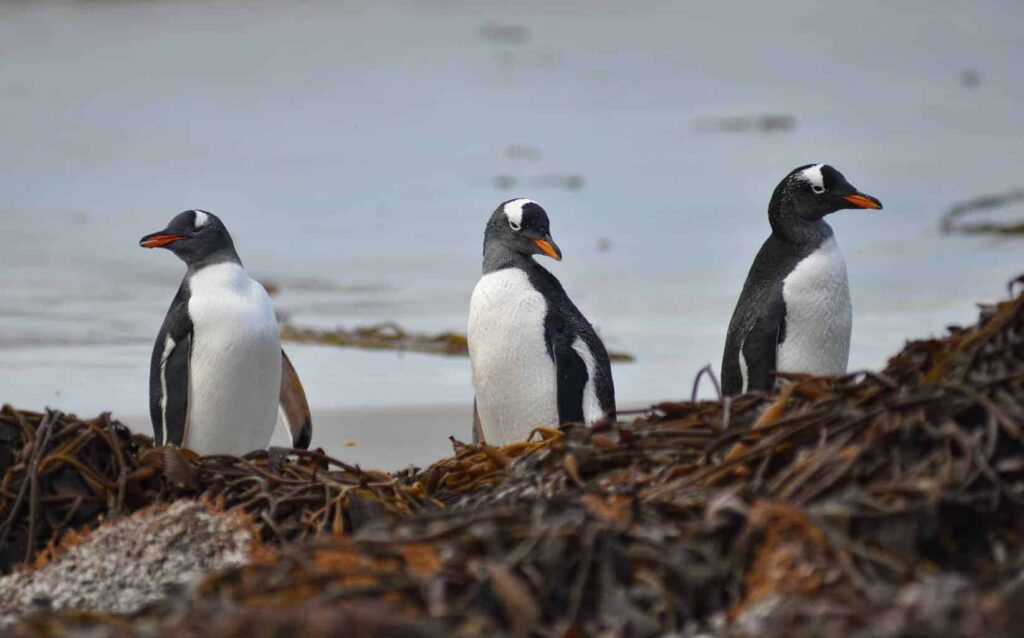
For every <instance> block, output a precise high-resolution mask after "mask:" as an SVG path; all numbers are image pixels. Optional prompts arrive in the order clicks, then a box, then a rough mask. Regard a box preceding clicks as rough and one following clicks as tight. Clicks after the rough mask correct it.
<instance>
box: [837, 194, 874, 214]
mask: <svg viewBox="0 0 1024 638" xmlns="http://www.w3.org/2000/svg"><path fill="white" fill-rule="evenodd" d="M843 199H845V200H846V201H848V202H850V203H851V204H853V205H854V206H856V207H857V208H874V209H876V210H879V209H881V208H882V202H880V201H878V198H877V197H872V196H871V195H865V194H864V193H854V194H853V195H843Z"/></svg>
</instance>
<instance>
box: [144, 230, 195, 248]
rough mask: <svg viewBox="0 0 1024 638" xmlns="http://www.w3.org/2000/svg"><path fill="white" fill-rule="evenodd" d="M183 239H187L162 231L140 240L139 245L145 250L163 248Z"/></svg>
mask: <svg viewBox="0 0 1024 638" xmlns="http://www.w3.org/2000/svg"><path fill="white" fill-rule="evenodd" d="M182 239H185V237H184V236H182V235H174V234H171V233H168V232H167V231H166V230H161V231H159V232H156V233H150V234H149V235H146V236H145V237H143V238H142V239H140V240H139V245H140V246H142V247H143V248H162V247H164V246H167V245H168V244H173V243H174V242H176V241H179V240H182Z"/></svg>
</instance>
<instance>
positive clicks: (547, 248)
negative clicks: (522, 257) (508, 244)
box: [533, 235, 562, 261]
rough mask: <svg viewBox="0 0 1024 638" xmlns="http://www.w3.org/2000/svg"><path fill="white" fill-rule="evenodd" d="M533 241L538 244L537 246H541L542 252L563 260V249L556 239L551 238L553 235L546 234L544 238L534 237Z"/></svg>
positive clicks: (556, 259) (557, 259)
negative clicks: (559, 246)
mask: <svg viewBox="0 0 1024 638" xmlns="http://www.w3.org/2000/svg"><path fill="white" fill-rule="evenodd" d="M533 243H535V244H537V248H540V250H541V252H542V253H544V254H545V255H547V256H548V257H550V258H552V259H554V260H555V261H562V251H561V250H559V248H558V245H557V244H556V243H555V240H553V239H551V235H545V236H544V237H543V238H538V239H534V240H533Z"/></svg>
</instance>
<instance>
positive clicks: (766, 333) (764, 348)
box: [740, 289, 786, 392]
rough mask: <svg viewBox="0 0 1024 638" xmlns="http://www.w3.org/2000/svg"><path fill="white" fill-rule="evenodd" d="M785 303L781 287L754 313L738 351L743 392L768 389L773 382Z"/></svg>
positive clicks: (781, 337)
mask: <svg viewBox="0 0 1024 638" xmlns="http://www.w3.org/2000/svg"><path fill="white" fill-rule="evenodd" d="M785 330H786V304H785V302H784V301H783V299H782V290H781V289H780V290H779V291H778V293H777V294H774V295H772V298H771V300H770V301H769V302H768V303H767V304H765V306H764V307H763V308H762V309H761V311H760V312H758V314H757V315H756V316H755V317H754V322H753V326H752V327H751V329H750V332H748V333H747V336H746V338H745V339H744V340H743V344H742V345H741V346H740V354H741V355H742V357H743V362H744V363H745V365H746V381H747V383H746V387H745V388H744V391H745V392H751V391H759V392H768V391H770V390H771V389H772V387H773V386H774V385H775V378H774V377H773V376H772V373H773V372H775V366H776V353H777V351H778V347H779V343H781V342H782V340H783V339H784V338H785Z"/></svg>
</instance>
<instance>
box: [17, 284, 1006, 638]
mask: <svg viewBox="0 0 1024 638" xmlns="http://www.w3.org/2000/svg"><path fill="white" fill-rule="evenodd" d="M779 386H780V387H779V389H778V390H777V391H776V392H775V393H773V394H771V395H747V396H744V397H740V398H737V399H735V400H725V401H701V402H697V401H688V402H679V403H662V404H659V405H656V406H653V407H652V408H651V409H650V410H648V411H646V412H644V413H642V414H639V415H636V418H634V419H633V420H632V421H631V422H624V421H620V422H616V423H611V422H608V423H598V424H595V426H594V427H593V428H585V427H578V426H570V427H566V428H563V429H561V430H558V431H550V430H540V431H537V432H535V435H534V437H533V438H532V440H531V441H530V442H527V443H520V444H516V445H511V446H507V447H503V448H493V447H489V446H486V445H469V444H463V443H460V442H458V441H453V445H454V454H453V456H452V457H451V458H449V459H445V460H443V461H440V462H439V463H436V464H434V465H433V466H431V467H429V468H426V469H424V470H417V471H412V470H410V471H407V472H402V473H398V474H385V473H380V472H370V471H365V470H362V469H360V468H357V467H352V466H349V465H347V464H345V463H344V462H342V461H340V460H337V459H333V458H330V457H328V456H326V455H324V454H322V453H319V452H299V451H290V450H278V449H271V450H270V451H266V452H256V453H252V454H250V455H247V456H246V457H244V458H232V457H204V458H196V457H194V456H192V455H190V454H189V453H188V452H185V451H178V450H172V449H153V448H152V443H151V442H150V440H149V439H147V438H145V437H142V436H139V435H132V434H131V433H130V432H128V430H127V429H126V428H124V427H123V426H121V425H120V424H118V423H117V422H114V421H111V420H110V419H109V417H106V416H104V417H100V418H99V419H96V420H93V421H81V420H77V419H74V418H72V417H68V416H64V415H60V414H57V413H52V412H50V413H45V414H37V413H29V412H20V411H16V410H14V409H12V408H10V407H7V408H4V410H3V413H2V415H0V473H2V474H3V478H2V482H0V540H2V544H0V547H2V551H0V557H2V560H3V565H4V567H5V568H6V569H11V568H18V569H26V568H20V567H18V565H20V564H21V563H22V562H25V561H31V560H33V556H36V557H38V554H37V552H38V550H40V549H42V548H45V547H47V546H48V544H51V543H52V542H53V541H54V540H55V539H57V538H59V537H61V536H62V535H64V534H67V533H68V532H69V530H77V529H81V528H86V527H93V526H96V525H111V524H113V523H112V522H107V523H101V520H108V521H110V520H111V519H117V518H118V517H120V516H122V515H123V514H126V513H128V512H131V511H134V510H137V509H140V508H143V507H146V506H149V505H151V504H153V503H158V502H166V501H172V500H175V499H182V498H200V499H201V500H202V501H203V502H204V503H209V504H212V506H213V507H214V508H215V509H218V510H222V511H227V512H230V513H232V514H235V515H237V514H238V513H245V514H246V515H247V516H248V517H249V519H250V520H251V523H252V525H253V526H254V527H253V528H254V529H255V530H257V531H256V532H255V533H257V534H258V535H260V536H261V537H262V540H263V541H264V543H265V544H267V545H268V546H269V548H268V549H267V550H265V551H261V552H257V553H256V555H255V556H254V557H253V558H252V559H251V560H248V561H247V562H246V563H245V564H244V565H240V566H234V567H227V568H224V569H220V570H216V571H213V572H210V573H207V574H206V575H205V576H203V577H202V578H201V580H199V581H198V582H196V584H194V585H193V586H191V587H189V588H184V589H179V590H176V591H175V592H173V593H171V594H169V595H167V596H165V597H164V598H162V599H160V600H157V601H155V602H152V603H150V604H148V605H145V606H143V607H142V608H140V609H138V610H136V611H133V612H130V613H118V614H115V613H110V612H102V613H101V612H97V611H94V610H92V611H90V610H73V611H68V610H65V611H56V610H54V611H44V612H36V613H34V614H33V615H30V616H27V617H23V618H22V620H21V621H20V624H18V625H16V626H15V628H14V629H13V631H14V632H15V634H16V635H21V636H60V635H89V636H134V635H144V636H149V635H153V636H156V635H173V636H245V637H246V638H255V637H259V636H323V635H337V636H477V635H486V636H562V637H573V638H575V637H581V636H663V635H675V636H694V637H695V636H722V637H741V636H742V637H746V636H767V637H775V636H778V637H780V638H781V637H783V636H786V637H791V636H856V637H860V638H871V637H890V636H907V637H910V636H928V637H929V638H938V637H944V636H950V637H951V636H1011V635H1024V604H1022V603H1024V439H1022V433H1021V428H1022V427H1024V296H1022V297H1018V298H1016V299H1015V300H1012V301H1008V302H1005V303H1000V304H998V305H995V306H990V307H985V308H983V310H982V313H981V317H980V319H979V321H978V323H977V324H976V325H974V326H972V327H969V328H954V329H951V331H950V332H949V334H948V335H947V336H946V337H945V338H942V339H932V340H926V341H917V342H912V343H910V344H908V345H907V346H906V348H905V349H904V350H903V351H902V352H901V353H899V354H898V355H896V356H895V357H893V358H892V359H891V360H890V361H889V364H888V365H887V367H886V368H885V369H884V370H882V371H881V372H862V373H856V374H851V375H848V376H846V377H842V378H838V379H821V378H810V377H798V376H787V377H785V378H784V379H782V382H781V383H780V384H779ZM453 429H457V430H462V429H464V428H463V427H461V426H459V427H457V428H456V427H453ZM43 551H44V556H45V557H47V560H50V559H52V557H53V556H58V557H59V555H60V552H61V550H60V548H55V547H53V546H52V545H51V546H50V549H48V550H47V549H43ZM36 560H38V558H37V559H36ZM96 586H97V587H102V586H103V584H102V583H96Z"/></svg>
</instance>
